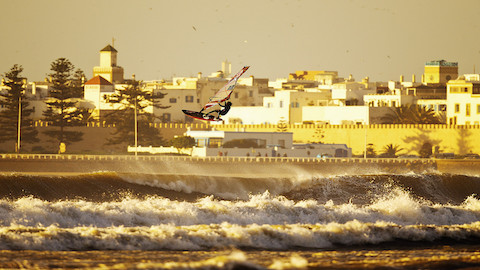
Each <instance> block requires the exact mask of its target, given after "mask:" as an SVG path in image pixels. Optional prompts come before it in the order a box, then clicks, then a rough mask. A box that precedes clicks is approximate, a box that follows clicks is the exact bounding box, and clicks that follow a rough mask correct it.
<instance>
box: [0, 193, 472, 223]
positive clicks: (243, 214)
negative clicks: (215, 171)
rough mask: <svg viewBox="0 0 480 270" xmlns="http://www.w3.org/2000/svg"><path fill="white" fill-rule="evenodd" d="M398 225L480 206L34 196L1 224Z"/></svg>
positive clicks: (6, 208) (456, 218) (402, 197)
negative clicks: (95, 199)
mask: <svg viewBox="0 0 480 270" xmlns="http://www.w3.org/2000/svg"><path fill="white" fill-rule="evenodd" d="M352 220H358V221H361V222H378V221H384V222H392V223H394V224H398V225H412V224H433V225H453V224H467V223H472V222H476V221H478V220H480V202H479V200H478V199H476V198H475V197H474V196H471V197H469V198H467V199H466V200H465V202H464V203H462V204H460V205H450V204H433V203H431V202H429V201H425V200H421V199H416V198H413V197H412V196H411V195H410V194H409V193H407V192H405V191H403V190H401V189H393V190H392V191H391V193H389V194H387V195H384V196H383V197H381V198H379V199H378V200H377V201H374V202H373V203H371V204H367V205H356V204H353V203H343V204H335V203H333V202H332V201H328V202H326V203H321V202H318V201H316V200H311V199H310V200H301V201H293V200H290V199H287V198H286V197H283V196H273V195H271V194H269V193H268V192H265V193H263V194H259V195H250V198H249V199H248V200H245V201H244V200H239V201H231V200H219V199H215V198H214V197H213V196H208V197H204V198H202V199H200V200H198V201H195V202H179V201H172V200H169V199H166V198H162V197H149V198H146V199H136V198H125V199H124V200H122V201H113V202H101V203H97V202H89V201H82V200H69V201H57V202H49V201H43V200H40V199H36V198H33V197H24V198H21V199H18V200H15V201H6V200H0V225H2V226H11V225H23V226H34V227H35V226H49V225H56V226H59V227H61V228H72V227H77V226H95V227H109V226H127V227H137V226H156V225H160V224H174V225H177V226H188V225H196V224H221V223H224V222H227V223H230V224H238V225H249V224H270V225H276V224H317V223H318V224H326V223H331V222H336V223H340V224H342V223H346V222H349V221H352Z"/></svg>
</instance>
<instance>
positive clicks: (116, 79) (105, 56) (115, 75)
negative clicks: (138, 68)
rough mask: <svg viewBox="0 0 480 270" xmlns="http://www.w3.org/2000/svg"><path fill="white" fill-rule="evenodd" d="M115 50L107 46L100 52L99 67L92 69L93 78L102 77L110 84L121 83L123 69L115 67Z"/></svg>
mask: <svg viewBox="0 0 480 270" xmlns="http://www.w3.org/2000/svg"><path fill="white" fill-rule="evenodd" d="M117 53H118V52H117V50H115V48H113V46H111V45H107V46H106V47H105V48H103V49H102V50H101V51H100V66H97V67H94V68H93V77H96V76H102V77H103V78H104V79H106V80H108V81H109V82H111V83H123V68H122V67H119V66H117Z"/></svg>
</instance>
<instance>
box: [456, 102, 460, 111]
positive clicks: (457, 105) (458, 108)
mask: <svg viewBox="0 0 480 270" xmlns="http://www.w3.org/2000/svg"><path fill="white" fill-rule="evenodd" d="M455 112H456V113H459V112H460V104H458V103H456V104H455Z"/></svg>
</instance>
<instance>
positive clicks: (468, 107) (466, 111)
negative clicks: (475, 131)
mask: <svg viewBox="0 0 480 270" xmlns="http://www.w3.org/2000/svg"><path fill="white" fill-rule="evenodd" d="M465 109H466V110H465V116H470V103H467V105H466V106H465Z"/></svg>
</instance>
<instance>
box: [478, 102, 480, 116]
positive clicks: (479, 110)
mask: <svg viewBox="0 0 480 270" xmlns="http://www.w3.org/2000/svg"><path fill="white" fill-rule="evenodd" d="M477 114H480V104H479V105H477Z"/></svg>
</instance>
